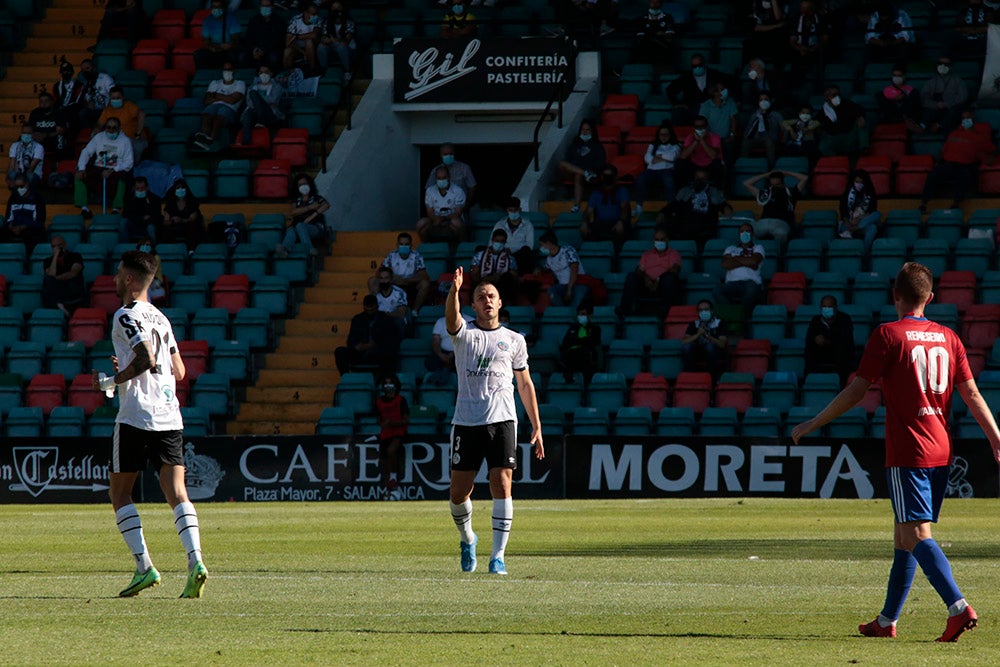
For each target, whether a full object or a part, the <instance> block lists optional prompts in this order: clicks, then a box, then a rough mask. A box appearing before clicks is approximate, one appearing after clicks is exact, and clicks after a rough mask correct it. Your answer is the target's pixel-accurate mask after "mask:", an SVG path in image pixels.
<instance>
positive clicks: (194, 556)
mask: <svg viewBox="0 0 1000 667" xmlns="http://www.w3.org/2000/svg"><path fill="white" fill-rule="evenodd" d="M174 528H176V529H177V536H178V537H180V538H181V545H182V546H183V547H184V551H186V552H187V557H188V569H189V570H190V569H191V568H192V567H194V566H195V565H196V564H197V563H200V562H201V532H200V531H199V530H198V513H197V512H195V511H194V504H192V503H190V502H187V503H178V504H177V507H175V508H174Z"/></svg>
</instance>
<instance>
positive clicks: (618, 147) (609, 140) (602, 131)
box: [597, 125, 622, 158]
mask: <svg viewBox="0 0 1000 667" xmlns="http://www.w3.org/2000/svg"><path fill="white" fill-rule="evenodd" d="M597 140H598V141H600V142H601V146H603V147H604V152H605V153H606V154H607V156H608V158H613V157H618V156H619V155H621V154H622V129H621V128H620V127H618V126H617V125H598V126H597Z"/></svg>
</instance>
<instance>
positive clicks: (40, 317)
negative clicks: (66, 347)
mask: <svg viewBox="0 0 1000 667" xmlns="http://www.w3.org/2000/svg"><path fill="white" fill-rule="evenodd" d="M65 331H66V314H65V313H64V312H63V311H61V310H59V309H58V308H39V309H38V310H36V311H35V312H33V313H32V314H31V316H30V317H29V318H28V332H27V337H28V340H33V341H37V342H40V343H44V344H45V346H46V347H52V346H53V345H55V344H56V343H59V342H61V341H62V340H63V339H64V338H65Z"/></svg>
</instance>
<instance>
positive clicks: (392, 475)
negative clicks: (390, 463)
mask: <svg viewBox="0 0 1000 667" xmlns="http://www.w3.org/2000/svg"><path fill="white" fill-rule="evenodd" d="M397 476H398V475H397V474H396V473H394V472H391V473H389V481H391V482H395V481H396V477H397Z"/></svg>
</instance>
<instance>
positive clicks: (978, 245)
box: [954, 238, 993, 276]
mask: <svg viewBox="0 0 1000 667" xmlns="http://www.w3.org/2000/svg"><path fill="white" fill-rule="evenodd" d="M954 261H955V268H956V269H961V270H962V271H973V272H975V274H976V275H977V276H981V275H983V274H985V273H986V272H987V271H989V270H990V268H991V267H992V265H993V242H992V241H991V240H990V239H985V238H977V239H958V241H957V242H956V243H955V252H954Z"/></svg>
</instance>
